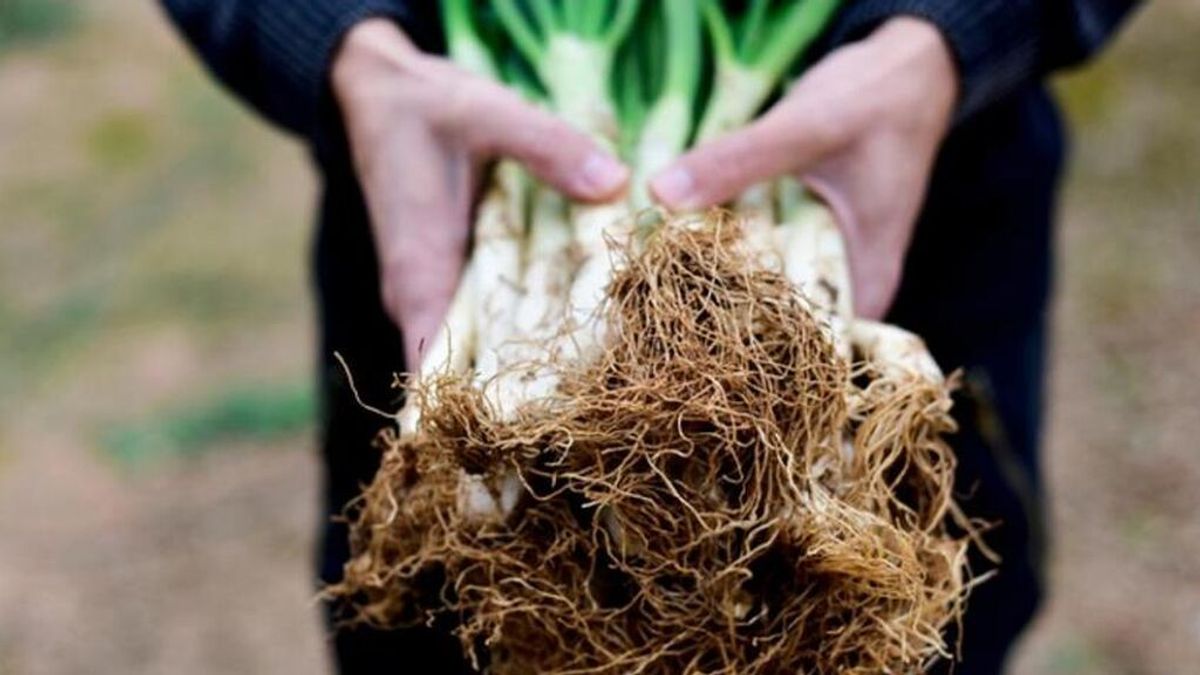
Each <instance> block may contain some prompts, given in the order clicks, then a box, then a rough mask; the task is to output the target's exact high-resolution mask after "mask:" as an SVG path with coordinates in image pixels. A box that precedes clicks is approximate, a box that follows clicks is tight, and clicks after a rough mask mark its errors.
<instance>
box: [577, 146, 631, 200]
mask: <svg viewBox="0 0 1200 675" xmlns="http://www.w3.org/2000/svg"><path fill="white" fill-rule="evenodd" d="M582 176H583V189H584V190H586V191H587V192H589V193H592V194H595V195H597V196H599V195H606V194H609V193H610V192H614V191H616V189H617V188H619V187H621V186H622V185H624V184H625V181H626V180H628V179H629V169H627V168H625V165H624V164H621V163H620V162H618V161H617V160H616V159H614V158H613V157H612V156H610V155H607V154H605V153H603V152H593V153H592V154H591V156H589V157H588V158H587V161H585V162H584V163H583V174H582Z"/></svg>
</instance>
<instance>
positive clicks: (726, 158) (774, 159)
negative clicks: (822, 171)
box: [650, 95, 837, 211]
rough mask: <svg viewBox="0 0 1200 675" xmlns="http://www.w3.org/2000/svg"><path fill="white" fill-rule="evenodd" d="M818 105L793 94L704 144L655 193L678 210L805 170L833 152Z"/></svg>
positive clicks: (657, 183) (658, 180)
mask: <svg viewBox="0 0 1200 675" xmlns="http://www.w3.org/2000/svg"><path fill="white" fill-rule="evenodd" d="M817 108H818V106H814V105H812V104H811V103H810V102H809V101H808V100H806V98H802V97H798V96H795V95H793V96H790V97H787V98H785V99H783V100H782V101H780V102H779V103H778V104H777V105H776V106H775V107H774V108H772V109H771V110H770V111H768V112H767V113H766V114H765V115H763V117H762V118H761V119H759V120H757V121H756V122H754V123H752V124H751V125H750V126H747V127H746V128H744V129H741V130H738V131H735V132H733V133H730V134H727V135H725V136H722V137H721V138H718V139H716V140H714V141H710V142H708V143H705V144H703V145H701V146H700V147H698V148H696V149H694V150H692V151H691V152H689V153H687V154H685V155H684V156H683V157H680V158H679V159H678V160H676V162H675V163H674V164H673V165H671V166H669V167H667V168H666V169H665V170H663V171H662V172H661V173H659V174H658V175H657V176H655V177H654V179H653V180H652V181H651V182H650V191H651V193H653V195H654V197H655V199H657V200H658V201H659V202H660V203H661V204H663V205H664V206H666V207H667V208H670V209H672V210H676V211H689V210H694V209H701V208H705V207H708V206H713V205H716V204H721V203H723V202H726V201H729V200H730V199H732V198H733V197H735V196H737V195H738V194H740V193H741V192H742V191H744V190H745V189H747V188H749V187H750V186H752V185H755V184H758V183H761V182H763V181H765V180H768V179H771V178H775V177H777V176H781V175H783V174H786V173H796V172H799V171H802V170H804V169H806V168H808V167H809V166H811V165H812V164H814V163H815V162H817V161H820V160H821V159H822V158H823V157H824V156H825V155H827V154H828V153H829V152H830V151H832V150H833V149H834V147H835V145H836V143H837V136H836V135H835V133H834V132H833V130H832V127H831V125H830V121H829V120H827V119H821V117H820V114H819V113H817V112H816V110H817Z"/></svg>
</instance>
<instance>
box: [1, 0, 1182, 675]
mask: <svg viewBox="0 0 1200 675" xmlns="http://www.w3.org/2000/svg"><path fill="white" fill-rule="evenodd" d="M55 8H57V9H55ZM6 12H7V14H6ZM14 17H15V18H14ZM5 22H8V24H9V25H8V26H7V28H9V30H5V28H6V26H5ZM14 25H15V26H17V28H18V29H19V30H14V29H12V26H14ZM1198 34H1200V3H1198V2H1196V1H1195V0H1178V1H1172V2H1158V3H1154V5H1153V6H1152V7H1150V8H1148V10H1147V11H1146V12H1144V14H1143V15H1142V16H1140V17H1139V18H1138V19H1137V21H1136V22H1135V23H1134V25H1133V26H1132V27H1131V30H1129V31H1128V32H1127V34H1125V35H1124V36H1123V37H1122V39H1121V40H1120V41H1119V42H1118V44H1117V45H1115V48H1114V49H1112V50H1111V51H1110V52H1109V53H1107V54H1106V55H1105V57H1104V58H1103V59H1102V60H1101V61H1100V62H1099V63H1097V64H1095V65H1094V66H1093V67H1092V68H1090V69H1089V70H1088V71H1086V72H1085V73H1083V74H1077V75H1071V76H1069V77H1067V78H1065V79H1064V81H1063V82H1062V89H1063V94H1064V98H1065V100H1066V103H1067V108H1068V110H1069V113H1070V117H1071V119H1072V120H1073V121H1074V122H1075V125H1076V133H1075V141H1074V146H1075V155H1074V159H1073V162H1072V172H1071V177H1070V181H1069V185H1068V189H1067V194H1066V198H1065V202H1064V207H1063V218H1062V220H1063V223H1062V224H1063V227H1062V229H1061V232H1060V236H1059V242H1060V261H1061V268H1060V274H1059V279H1060V282H1059V296H1058V301H1057V305H1056V314H1055V327H1056V328H1055V345H1054V359H1053V374H1052V378H1051V380H1052V381H1051V398H1050V400H1051V406H1050V432H1049V438H1048V443H1047V448H1046V459H1047V463H1048V471H1049V483H1050V488H1051V491H1052V498H1053V501H1052V513H1053V520H1054V523H1053V535H1054V562H1053V569H1052V594H1051V598H1050V600H1049V603H1048V606H1047V607H1046V611H1045V612H1044V613H1043V615H1042V616H1041V618H1040V620H1039V621H1038V623H1037V625H1036V627H1035V628H1034V630H1033V631H1032V632H1031V634H1030V635H1029V636H1028V639H1027V640H1026V643H1025V645H1024V647H1023V649H1022V653H1021V655H1020V657H1019V658H1018V659H1017V662H1016V663H1015V664H1014V667H1013V672H1014V673H1018V674H1041V673H1047V674H1072V673H1079V674H1085V673H1086V674H1089V675H1090V674H1093V673H1096V674H1112V675H1118V674H1124V675H1138V674H1142V673H1162V674H1164V675H1166V674H1178V673H1187V672H1195V670H1194V669H1195V668H1196V664H1197V663H1200V563H1197V561H1198V560H1200V440H1198V439H1200V408H1198V407H1197V404H1196V401H1197V400H1200V384H1197V383H1198V382H1200V348H1198V347H1197V346H1196V336H1197V335H1200V278H1198V277H1197V276H1196V272H1197V263H1196V260H1197V259H1200V198H1198V197H1197V190H1196V185H1197V180H1198V179H1200V116H1197V114H1196V110H1197V108H1198V106H1200V79H1197V77H1196V74H1197V72H1198V70H1197V63H1200V42H1197V41H1196V39H1195V36H1196V35H1198ZM314 194H315V188H314V181H313V178H312V176H311V175H310V172H309V170H308V168H307V165H306V164H305V158H304V154H303V150H302V149H301V148H299V147H298V146H297V145H296V144H294V143H292V142H290V141H288V140H286V139H284V138H282V137H281V136H280V135H278V134H276V133H274V132H270V131H268V130H267V128H266V127H265V126H264V125H263V124H262V123H261V122H259V121H258V120H256V119H254V118H253V117H252V116H251V115H250V114H248V113H247V112H245V111H244V110H242V109H241V108H239V107H238V106H237V105H236V104H233V103H231V102H230V100H229V99H228V97H227V96H226V95H225V94H224V93H223V92H221V91H219V90H218V89H217V88H216V87H214V86H213V85H212V84H211V82H210V80H209V79H208V78H207V77H206V76H205V74H204V73H203V72H202V71H201V70H200V68H199V67H198V66H197V65H196V64H195V62H194V60H193V59H191V57H190V56H189V55H188V54H187V52H186V50H185V49H184V48H183V47H182V46H181V45H180V43H179V41H178V40H177V39H176V38H175V36H174V35H173V34H172V33H171V32H170V31H169V30H168V28H167V27H166V25H165V23H164V22H163V21H162V19H161V17H160V16H159V15H158V14H157V12H156V10H155V8H154V6H153V3H133V2H120V3H118V2H111V1H106V0H11V1H10V2H8V3H4V2H0V214H2V215H0V675H42V674H55V675H57V674H70V673H128V674H135V673H177V674H180V675H186V674H188V673H214V672H215V673H289V674H293V673H294V674H301V675H302V674H304V673H314V674H315V673H322V672H326V671H327V663H326V657H325V654H324V651H323V648H322V642H321V638H322V629H321V626H320V623H319V620H318V616H317V612H316V610H315V607H314V604H313V601H312V596H313V591H314V586H313V584H312V581H311V578H312V573H311V569H310V560H311V558H312V547H313V541H312V533H313V525H314V523H315V518H316V504H317V487H318V486H317V481H318V473H317V466H316V461H315V458H314V455H313V448H312V446H313V443H312V439H311V433H312V429H311V422H310V419H311V390H310V389H309V388H308V378H309V364H310V361H311V350H312V329H311V323H312V317H311V310H310V308H309V304H308V303H309V295H308V287H307V280H306V277H305V266H306V262H307V259H306V256H307V247H308V237H309V235H310V232H309V229H310V228H309V223H310V222H311V210H312V206H313V204H314V199H315V197H314Z"/></svg>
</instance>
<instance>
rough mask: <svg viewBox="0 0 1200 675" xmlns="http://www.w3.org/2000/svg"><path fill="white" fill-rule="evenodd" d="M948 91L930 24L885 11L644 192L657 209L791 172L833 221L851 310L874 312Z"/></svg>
mask: <svg viewBox="0 0 1200 675" xmlns="http://www.w3.org/2000/svg"><path fill="white" fill-rule="evenodd" d="M957 98H958V75H957V72H956V69H955V64H954V61H953V57H952V56H951V53H950V50H949V48H948V46H947V45H946V43H945V41H944V40H943V38H942V36H941V34H940V33H939V32H938V30H937V28H935V27H934V26H933V25H932V24H930V23H927V22H925V21H923V20H921V19H916V18H909V17H900V18H895V19H891V20H889V21H888V22H887V23H885V24H883V25H882V26H881V27H880V28H878V29H877V30H876V31H875V32H874V33H872V34H871V35H870V36H869V37H868V38H866V39H865V40H863V41H861V42H857V43H854V44H851V45H848V46H845V47H842V48H840V49H838V50H836V51H834V52H833V53H831V54H830V55H829V56H828V57H826V58H825V59H823V60H822V61H820V62H819V63H818V64H817V65H816V66H814V67H813V68H812V69H811V70H810V71H809V72H808V73H806V74H805V75H804V76H803V77H802V78H801V79H800V80H799V81H798V82H797V83H796V85H795V86H794V87H793V88H792V89H791V91H790V92H788V94H787V95H786V96H785V97H784V98H783V99H782V100H780V101H779V103H778V104H776V105H775V106H774V107H773V108H772V109H771V110H769V111H768V112H767V113H766V114H765V115H763V117H762V118H760V119H759V120H758V121H756V122H755V123H753V124H751V125H750V126H748V127H746V128H745V129H742V130H739V131H737V132H734V133H731V134H729V135H727V136H724V137H722V138H719V139H717V140H715V141H713V142H711V143H707V144H705V145H703V146H701V147H699V148H696V149H695V150H693V151H692V152H690V153H688V154H687V155H685V156H684V157H682V158H680V159H679V160H678V161H677V162H676V163H675V164H674V165H673V166H671V167H668V168H667V169H666V170H665V171H664V172H662V173H661V174H659V175H658V176H657V177H655V179H654V180H653V181H652V182H651V191H652V192H653V193H654V195H655V197H656V198H657V199H658V200H659V201H660V202H661V203H663V204H664V205H665V206H667V207H668V208H671V209H676V210H691V209H698V208H703V207H706V206H711V205H714V204H720V203H722V202H725V201H728V200H729V199H731V198H732V197H734V196H736V195H737V194H739V193H740V192H741V191H743V190H744V189H746V188H748V187H750V186H752V185H754V184H756V183H759V182H761V181H764V180H768V179H771V178H775V177H778V176H781V175H785V174H795V175H798V176H799V177H800V178H801V179H802V180H803V181H804V182H805V183H806V184H807V185H808V186H809V187H810V188H812V189H813V190H814V191H815V192H816V193H817V194H818V195H819V196H820V197H821V198H822V199H824V200H825V201H826V202H827V203H828V204H829V206H830V207H831V208H832V209H833V212H834V214H835V215H836V217H837V220H838V221H839V223H840V225H841V228H842V232H843V234H844V236H845V239H846V244H847V249H848V253H849V258H850V268H851V277H852V280H853V284H854V289H853V290H854V298H855V309H856V313H857V314H859V315H860V316H864V317H866V318H871V319H879V318H882V317H883V315H884V314H885V313H886V312H887V310H888V308H889V307H890V306H891V304H892V301H893V300H894V298H895V295H896V291H897V289H898V287H899V284H900V275H901V272H902V270H903V267H904V257H905V254H906V252H907V250H908V245H909V242H910V240H911V238H912V231H913V225H914V222H915V220H916V218H917V215H918V213H919V211H920V208H921V205H922V203H923V201H924V197H925V191H926V188H927V186H928V182H929V175H930V172H931V170H932V166H933V161H934V158H935V156H936V155H937V151H938V148H939V146H940V145H941V142H942V139H943V138H944V136H945V134H946V132H947V130H948V128H949V126H950V120H951V117H952V113H953V110H954V106H955V102H956V100H957Z"/></svg>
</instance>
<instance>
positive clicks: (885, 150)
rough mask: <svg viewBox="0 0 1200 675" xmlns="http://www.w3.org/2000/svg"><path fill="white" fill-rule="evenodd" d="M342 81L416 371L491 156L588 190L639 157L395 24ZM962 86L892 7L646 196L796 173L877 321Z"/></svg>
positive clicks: (350, 63)
mask: <svg viewBox="0 0 1200 675" xmlns="http://www.w3.org/2000/svg"><path fill="white" fill-rule="evenodd" d="M332 85H333V90H334V93H335V96H336V97H337V99H338V102H339V104H340V106H341V109H342V112H343V116H344V118H345V121H346V128H347V135H348V137H349V141H350V147H351V151H352V154H353V156H354V161H355V166H356V168H357V170H358V173H359V179H360V182H361V183H362V186H363V191H364V194H365V196H366V201H367V206H368V211H369V213H370V217H371V221H372V231H373V233H374V237H375V243H376V247H377V249H378V251H379V263H380V274H381V279H380V285H381V293H382V297H383V301H384V305H385V307H386V309H387V311H388V312H389V314H390V316H391V317H392V319H393V320H394V321H396V323H397V325H398V326H399V327H400V329H401V331H402V334H403V335H404V343H405V352H406V356H407V358H408V363H409V364H411V365H412V367H415V364H417V363H418V362H419V355H420V352H421V345H422V344H423V343H424V342H425V341H428V340H430V339H431V338H432V337H433V335H434V334H435V333H436V332H437V328H438V326H439V324H440V323H441V320H442V317H443V316H444V314H445V311H446V308H447V307H448V305H449V303H450V299H451V297H452V296H453V293H454V290H455V287H456V285H457V283H458V279H459V275H460V273H461V270H462V267H463V264H464V258H465V253H466V241H467V238H468V234H469V231H470V222H471V218H470V211H471V202H472V199H473V198H474V197H475V193H476V190H477V176H478V173H479V170H480V168H481V167H482V166H483V165H484V164H485V163H486V162H487V161H489V160H491V159H494V158H496V157H500V156H505V157H512V158H514V159H516V160H518V161H520V162H521V163H522V164H524V165H525V166H526V167H527V168H529V170H530V171H531V172H533V173H534V174H535V175H536V176H538V177H539V178H540V179H542V180H543V181H545V182H547V183H548V184H550V185H552V186H554V187H555V188H557V189H559V190H561V191H563V192H564V193H566V194H567V195H569V196H571V197H573V198H575V199H580V200H584V201H603V200H605V199H610V198H613V197H616V196H618V195H620V194H621V193H622V192H623V190H625V189H626V187H627V182H628V180H629V171H628V169H627V168H626V167H624V166H622V165H621V164H620V163H618V162H617V160H615V159H613V158H612V157H611V155H609V154H607V153H606V152H604V151H602V150H601V149H600V148H598V147H597V146H596V145H595V144H594V143H592V142H591V141H590V140H589V139H588V138H587V137H586V136H584V135H583V134H581V133H579V132H577V131H575V130H574V129H573V128H572V127H571V126H570V125H568V124H567V123H566V122H563V121H561V120H558V119H556V118H555V117H554V116H552V115H551V114H550V113H547V112H545V111H543V110H540V109H538V108H536V107H534V106H532V105H530V104H528V103H525V102H524V101H522V100H521V99H520V97H519V96H517V95H516V94H514V93H513V92H511V91H508V90H506V89H505V88H504V87H502V86H500V85H498V84H495V83H492V82H489V81H487V80H486V79H484V78H481V77H478V76H474V75H471V74H468V73H467V72H465V71H463V70H462V69H460V68H458V67H457V66H455V65H454V64H452V63H450V62H449V61H446V60H445V59H441V58H438V57H434V56H429V55H426V54H422V53H421V52H419V51H418V50H417V49H416V48H415V47H413V46H412V44H411V43H410V42H409V41H408V40H407V39H406V38H405V37H404V35H403V33H402V32H401V31H400V30H399V29H398V28H396V27H395V26H394V24H391V23H390V22H387V21H383V20H368V21H365V22H363V23H361V24H359V25H358V26H356V27H355V28H353V29H352V30H351V31H350V33H349V34H348V35H347V38H346V40H345V42H344V44H343V47H342V48H341V50H340V51H339V54H338V56H337V57H336V60H335V62H334V66H333V74H332ZM957 98H958V76H957V73H956V70H955V65H954V61H953V58H952V56H951V53H950V51H949V49H948V47H947V45H946V43H945V41H944V40H943V39H942V37H941V34H940V33H939V32H938V30H937V29H936V28H935V27H934V26H933V25H932V24H929V23H927V22H925V21H922V20H920V19H915V18H907V17H898V18H894V19H891V20H889V21H888V22H886V23H885V24H883V25H882V26H881V27H880V28H878V29H877V30H876V31H875V32H874V33H872V34H871V35H870V36H868V37H867V38H866V39H864V40H862V41H860V42H857V43H854V44H851V45H847V46H845V47H842V48H840V49H838V50H836V51H834V52H833V53H831V54H830V55H829V56H827V57H825V58H824V59H823V60H822V61H821V62H820V63H818V64H816V65H815V66H814V67H813V68H811V69H810V70H809V71H808V72H807V73H806V74H805V75H804V76H803V77H802V78H801V79H800V80H799V81H798V82H797V83H796V84H795V85H794V86H793V87H792V89H791V90H790V91H789V92H788V94H787V95H786V96H784V97H783V98H782V99H781V100H780V101H779V102H778V103H777V104H775V106H774V107H772V108H771V109H770V110H768V111H767V112H766V113H765V114H764V115H763V116H762V117H761V118H760V119H759V120H757V121H756V122H755V123H753V124H752V125H750V126H749V127H747V128H745V129H743V130H740V131H737V132H734V133H731V134H729V135H727V136H724V137H722V138H719V139H717V140H715V141H713V142H710V143H708V144H705V145H703V146H701V147H698V148H696V149H694V150H693V151H691V152H689V153H688V154H686V155H685V156H683V157H682V158H680V159H679V160H678V161H677V162H676V163H675V164H673V165H672V166H669V167H668V168H667V169H665V170H664V171H663V172H662V173H660V174H659V175H657V176H655V177H654V178H653V179H652V180H651V184H650V188H651V192H652V194H653V195H654V196H655V198H656V199H657V200H658V201H659V202H660V203H662V204H663V205H665V206H667V207H668V208H671V209H676V210H691V209H697V208H702V207H705V206H710V205H714V204H720V203H722V202H725V201H727V200H729V199H730V198H732V197H734V196H736V195H737V194H738V193H740V192H741V191H742V190H744V189H745V188H747V187H750V186H751V185H754V184H756V183H759V182H762V181H765V180H769V179H771V178H775V177H778V176H782V175H789V174H790V175H794V176H797V177H799V178H800V179H801V180H803V181H804V182H805V183H807V184H808V185H809V186H810V187H811V188H812V189H813V190H814V191H815V192H816V193H817V194H819V195H820V196H821V198H822V199H824V200H825V201H826V202H827V203H828V204H829V205H830V207H831V208H832V209H833V211H834V213H835V214H836V216H837V219H838V221H839V223H840V225H841V227H842V230H843V233H844V235H845V238H846V242H847V246H848V250H849V256H850V265H851V274H852V278H853V283H854V289H855V304H856V308H855V309H856V312H857V313H858V314H859V315H861V316H864V317H867V318H872V319H879V318H882V317H883V315H884V314H885V313H886V312H887V309H888V308H889V307H890V306H891V303H892V301H893V299H894V298H895V294H896V290H897V288H898V286H899V282H900V275H901V271H902V269H903V262H904V257H905V253H906V252H907V249H908V245H909V242H910V240H911V238H912V231H913V226H914V224H915V221H916V218H917V215H918V213H919V211H920V208H921V204H922V202H923V200H924V195H925V190H926V188H927V186H928V182H929V176H930V172H931V170H932V167H933V162H934V158H935V157H936V155H937V150H938V148H939V146H940V145H941V142H942V140H943V138H944V137H945V135H946V133H947V131H948V129H949V127H950V123H951V118H952V116H953V110H954V107H955V103H956V101H957Z"/></svg>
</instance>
